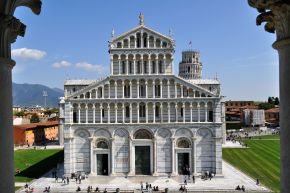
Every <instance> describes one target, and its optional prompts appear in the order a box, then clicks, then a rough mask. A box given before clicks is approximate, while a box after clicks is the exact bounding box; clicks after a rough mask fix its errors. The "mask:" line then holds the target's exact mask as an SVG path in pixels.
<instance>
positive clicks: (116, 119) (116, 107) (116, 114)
mask: <svg viewBox="0 0 290 193" xmlns="http://www.w3.org/2000/svg"><path fill="white" fill-rule="evenodd" d="M115 123H118V105H117V104H115Z"/></svg>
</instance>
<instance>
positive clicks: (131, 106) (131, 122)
mask: <svg viewBox="0 0 290 193" xmlns="http://www.w3.org/2000/svg"><path fill="white" fill-rule="evenodd" d="M130 123H132V103H130Z"/></svg>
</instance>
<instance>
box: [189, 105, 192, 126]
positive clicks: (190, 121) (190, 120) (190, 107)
mask: <svg viewBox="0 0 290 193" xmlns="http://www.w3.org/2000/svg"><path fill="white" fill-rule="evenodd" d="M189 108H190V122H191V123H192V103H190V106H189Z"/></svg>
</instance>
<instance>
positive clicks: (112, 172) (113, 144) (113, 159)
mask: <svg viewBox="0 0 290 193" xmlns="http://www.w3.org/2000/svg"><path fill="white" fill-rule="evenodd" d="M110 140H111V176H114V175H115V158H114V155H115V151H114V149H115V142H114V140H115V138H110Z"/></svg>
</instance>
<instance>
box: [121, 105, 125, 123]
mask: <svg viewBox="0 0 290 193" xmlns="http://www.w3.org/2000/svg"><path fill="white" fill-rule="evenodd" d="M122 122H123V123H125V105H124V103H123V104H122Z"/></svg>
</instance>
